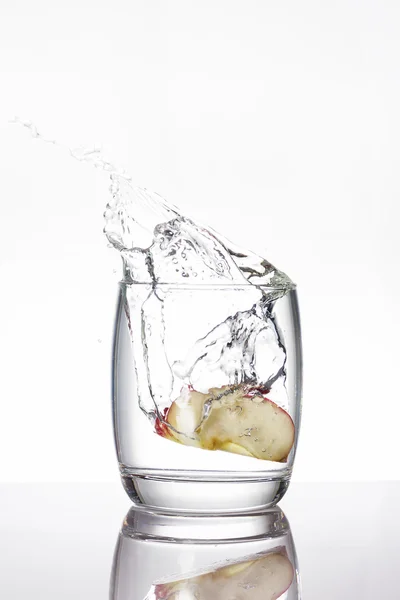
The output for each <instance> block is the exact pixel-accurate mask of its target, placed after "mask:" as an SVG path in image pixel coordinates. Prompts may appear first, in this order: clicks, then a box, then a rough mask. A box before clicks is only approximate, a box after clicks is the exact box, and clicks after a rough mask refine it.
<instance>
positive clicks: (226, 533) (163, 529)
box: [110, 508, 301, 600]
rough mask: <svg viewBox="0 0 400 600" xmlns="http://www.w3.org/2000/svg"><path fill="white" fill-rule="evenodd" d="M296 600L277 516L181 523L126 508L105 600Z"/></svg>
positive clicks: (288, 541) (282, 522)
mask: <svg viewBox="0 0 400 600" xmlns="http://www.w3.org/2000/svg"><path fill="white" fill-rule="evenodd" d="M231 598H235V599H236V600H277V598H280V599H281V600H300V598H301V591H300V577H299V569H298V564H297V557H296V550H295V546H294V542H293V538H292V535H291V532H290V527H289V523H288V521H287V519H286V517H285V515H284V514H283V512H282V511H281V510H279V509H278V508H276V509H270V510H269V511H265V512H264V513H260V514H255V515H247V516H240V517H238V516H225V517H224V518H220V517H216V516H214V517H181V516H169V515H157V514H151V513H147V512H144V511H137V510H136V509H131V510H130V512H129V513H128V515H127V516H126V518H125V521H124V524H123V527H122V530H121V532H120V535H119V538H118V542H117V546H116V550H115V555H114V563H113V569H112V574H111V585H110V600H228V599H231Z"/></svg>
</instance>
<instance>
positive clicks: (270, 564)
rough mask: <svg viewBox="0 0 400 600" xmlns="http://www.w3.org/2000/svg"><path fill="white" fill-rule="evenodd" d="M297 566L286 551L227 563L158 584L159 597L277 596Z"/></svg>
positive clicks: (271, 599) (222, 599)
mask: <svg viewBox="0 0 400 600" xmlns="http://www.w3.org/2000/svg"><path fill="white" fill-rule="evenodd" d="M293 576H294V569H293V566H292V563H291V562H290V560H289V559H288V557H287V556H286V554H284V553H280V552H272V553H269V554H267V555H265V556H263V557H261V558H256V559H255V560H250V561H249V560H247V561H243V562H239V563H234V564H232V565H228V566H226V567H223V568H221V569H217V570H216V571H212V572H211V573H205V574H204V575H199V576H197V577H191V578H190V579H182V580H180V581H175V582H171V583H164V584H160V585H156V586H155V590H154V591H155V597H156V598H157V600H180V599H181V598H182V600H183V599H185V600H210V599H211V598H212V600H226V599H227V598H235V599H237V600H276V599H277V598H279V597H280V596H282V594H284V593H285V592H286V591H287V590H288V589H289V587H290V586H291V584H292V581H293Z"/></svg>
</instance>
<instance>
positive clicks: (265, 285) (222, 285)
mask: <svg viewBox="0 0 400 600" xmlns="http://www.w3.org/2000/svg"><path fill="white" fill-rule="evenodd" d="M118 284H119V285H122V286H125V287H133V286H135V285H138V286H140V285H148V286H155V287H169V288H177V289H196V288H203V289H210V288H221V289H224V288H228V289H229V288H234V289H236V288H263V289H268V290H271V291H280V292H282V291H285V292H291V291H293V290H295V289H296V288H297V285H296V284H295V283H293V282H292V285H291V286H290V287H284V286H277V285H269V284H268V283H251V282H250V281H249V282H248V283H222V282H221V283H196V282H191V283H189V282H187V283H186V282H182V283H180V282H176V281H173V282H167V281H160V282H153V281H125V280H120V281H119V282H118Z"/></svg>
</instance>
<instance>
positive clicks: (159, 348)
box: [113, 283, 301, 513]
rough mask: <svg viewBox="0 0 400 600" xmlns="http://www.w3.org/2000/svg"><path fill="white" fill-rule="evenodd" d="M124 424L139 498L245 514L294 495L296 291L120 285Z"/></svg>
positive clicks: (119, 379)
mask: <svg viewBox="0 0 400 600" xmlns="http://www.w3.org/2000/svg"><path fill="white" fill-rule="evenodd" d="M114 349H115V350H114V377H113V380H114V428H115V438H116V446H117V453H118V459H119V463H120V471H121V476H122V480H123V483H124V486H125V489H126V491H127V492H128V494H129V496H130V498H131V500H132V501H133V502H134V503H135V504H136V505H145V506H148V507H149V506H150V507H155V508H158V509H162V510H164V511H176V512H179V511H192V512H202V513H203V512H206V513H207V512H243V511H251V510H258V509H260V508H267V507H270V506H273V505H274V504H276V503H277V502H278V501H279V500H280V499H281V498H282V496H283V494H284V493H285V491H286V489H287V486H288V483H289V480H290V476H291V470H292V465H293V460H294V455H295V449H296V442H297V435H298V430H299V424H300V396H301V342H300V328H299V318H298V307H297V297H296V291H295V290H294V289H293V290H291V291H289V292H288V291H286V290H283V289H278V288H275V289H273V288H271V287H268V286H266V287H263V286H261V285H260V286H257V287H256V286H254V285H250V284H244V285H236V284H232V285H231V284H229V285H228V284H217V285H214V284H213V285H192V284H190V285H183V284H179V285H178V284H157V285H154V284H152V283H149V284H146V283H140V284H139V283H138V284H125V283H122V284H121V287H120V299H119V306H118V314H117V319H116V328H115V346H114Z"/></svg>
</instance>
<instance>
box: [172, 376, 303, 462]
mask: <svg viewBox="0 0 400 600" xmlns="http://www.w3.org/2000/svg"><path fill="white" fill-rule="evenodd" d="M166 421H167V423H168V424H169V425H170V427H169V436H168V437H171V439H175V440H176V441H178V442H180V443H182V444H185V445H190V446H196V447H200V448H204V449H207V450H224V451H226V452H233V453H235V454H242V455H245V456H251V457H255V458H259V459H264V460H271V461H284V460H286V459H287V457H288V455H289V452H290V450H291V448H292V446H293V443H294V436H295V428H294V423H293V421H292V419H291V417H290V415H289V414H288V413H287V412H286V411H285V410H283V409H282V408H280V407H279V406H278V405H277V404H275V403H274V402H272V401H271V400H269V399H268V398H266V397H265V396H264V395H262V393H261V392H259V391H258V390H256V389H255V388H249V387H246V386H243V385H242V386H225V387H223V388H213V389H211V390H210V393H209V394H202V393H200V392H196V391H194V390H190V389H185V390H184V391H182V393H181V395H180V396H179V398H177V400H175V401H174V402H173V403H172V405H171V407H170V409H169V411H168V414H167V417H166Z"/></svg>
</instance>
